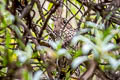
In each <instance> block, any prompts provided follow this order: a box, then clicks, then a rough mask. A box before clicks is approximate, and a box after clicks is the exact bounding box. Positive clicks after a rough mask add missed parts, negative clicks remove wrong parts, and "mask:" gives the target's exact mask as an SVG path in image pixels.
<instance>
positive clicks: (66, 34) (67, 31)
mask: <svg viewBox="0 0 120 80" xmlns="http://www.w3.org/2000/svg"><path fill="white" fill-rule="evenodd" d="M66 22H67V20H66V19H65V18H62V17H57V18H56V20H55V21H54V33H55V34H56V40H63V44H64V43H66V42H69V41H71V39H72V38H73V36H74V35H75V34H76V29H75V28H73V27H72V25H71V24H70V23H69V22H68V23H66Z"/></svg>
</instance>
